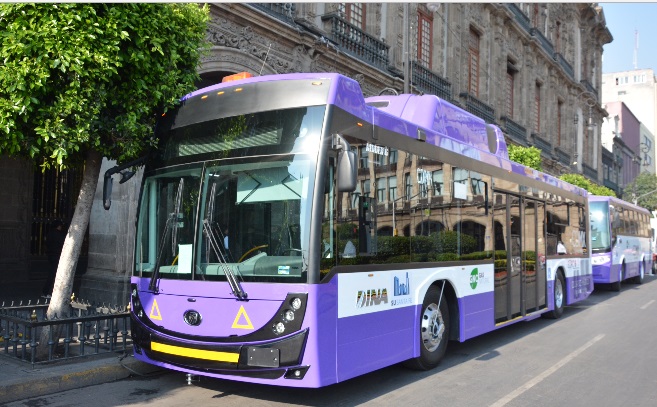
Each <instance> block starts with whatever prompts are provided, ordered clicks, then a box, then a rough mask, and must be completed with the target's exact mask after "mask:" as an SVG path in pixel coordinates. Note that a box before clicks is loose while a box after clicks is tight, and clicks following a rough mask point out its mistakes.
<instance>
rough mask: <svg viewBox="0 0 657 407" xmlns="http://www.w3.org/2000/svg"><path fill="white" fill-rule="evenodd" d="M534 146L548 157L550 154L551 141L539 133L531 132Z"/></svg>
mask: <svg viewBox="0 0 657 407" xmlns="http://www.w3.org/2000/svg"><path fill="white" fill-rule="evenodd" d="M532 137H533V138H534V146H535V147H536V148H538V149H540V150H541V151H542V152H544V153H545V154H546V155H547V156H548V158H549V157H551V156H552V143H550V142H549V141H547V140H545V139H544V138H542V137H541V134H539V133H532Z"/></svg>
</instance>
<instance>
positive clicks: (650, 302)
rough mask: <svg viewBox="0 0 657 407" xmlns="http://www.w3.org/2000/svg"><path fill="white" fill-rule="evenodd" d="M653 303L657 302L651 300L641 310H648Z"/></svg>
mask: <svg viewBox="0 0 657 407" xmlns="http://www.w3.org/2000/svg"><path fill="white" fill-rule="evenodd" d="M653 302H655V300H650V301H648V303H647V304H646V305H644V306H643V307H641V309H646V308H648V307H649V306H650V304H652V303H653Z"/></svg>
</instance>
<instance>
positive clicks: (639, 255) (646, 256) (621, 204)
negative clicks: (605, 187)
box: [589, 195, 652, 291]
mask: <svg viewBox="0 0 657 407" xmlns="http://www.w3.org/2000/svg"><path fill="white" fill-rule="evenodd" d="M589 210H590V211H591V214H590V219H591V249H592V250H591V263H592V264H593V283H595V284H609V285H610V287H611V289H612V290H614V291H620V289H621V283H622V282H623V281H625V280H629V281H632V282H634V283H636V284H641V283H643V278H644V276H645V274H646V272H647V271H649V270H652V254H651V247H650V246H651V243H650V241H651V237H652V229H651V227H650V212H649V211H648V210H647V209H644V208H641V207H640V206H636V205H633V204H631V203H629V202H625V201H622V200H620V199H618V198H614V197H610V196H595V195H590V196H589Z"/></svg>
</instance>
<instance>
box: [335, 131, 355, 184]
mask: <svg viewBox="0 0 657 407" xmlns="http://www.w3.org/2000/svg"><path fill="white" fill-rule="evenodd" d="M333 148H334V149H335V150H338V166H337V167H338V168H337V170H338V173H337V177H338V179H337V183H338V192H353V191H355V190H356V185H357V172H356V153H355V152H353V151H351V145H349V143H348V142H347V140H345V139H344V138H343V137H342V136H340V135H339V134H335V135H334V139H333Z"/></svg>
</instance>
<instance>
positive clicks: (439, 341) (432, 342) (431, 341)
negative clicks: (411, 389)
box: [404, 283, 449, 370]
mask: <svg viewBox="0 0 657 407" xmlns="http://www.w3.org/2000/svg"><path fill="white" fill-rule="evenodd" d="M443 284H444V283H443ZM438 303H440V304H438ZM418 327H419V330H420V335H419V337H420V356H418V357H416V358H413V359H409V360H407V361H406V362H404V365H405V366H406V367H409V368H411V369H416V370H429V369H433V368H434V367H436V366H438V364H439V363H440V361H441V360H442V359H443V356H445V352H446V351H447V342H448V341H449V306H448V305H447V298H445V295H444V293H443V297H442V298H440V288H439V287H438V286H431V287H430V288H429V290H428V291H427V294H426V295H425V296H424V302H423V303H422V312H421V314H420V320H419V325H418Z"/></svg>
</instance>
